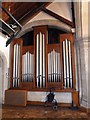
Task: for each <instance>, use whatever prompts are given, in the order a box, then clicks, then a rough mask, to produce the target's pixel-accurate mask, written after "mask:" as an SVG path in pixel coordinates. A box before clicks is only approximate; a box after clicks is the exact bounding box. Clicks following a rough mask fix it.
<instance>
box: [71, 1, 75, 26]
mask: <svg viewBox="0 0 90 120" xmlns="http://www.w3.org/2000/svg"><path fill="white" fill-rule="evenodd" d="M71 6H72V21H73V24H74V27H75V11H74V2H73V1H72V2H71Z"/></svg>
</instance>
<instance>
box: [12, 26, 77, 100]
mask: <svg viewBox="0 0 90 120" xmlns="http://www.w3.org/2000/svg"><path fill="white" fill-rule="evenodd" d="M33 31H34V32H33V44H29V45H28V44H26V45H23V38H18V39H15V40H13V41H12V42H11V45H10V52H11V53H10V83H11V84H10V88H11V89H14V88H15V89H16V88H17V89H26V90H36V91H37V90H42V91H43V90H47V89H50V88H54V89H55V90H58V91H63V92H66V91H69V92H72V94H73V96H74V94H75V93H76V78H75V62H74V45H73V43H74V38H73V35H72V34H60V35H59V42H58V43H53V44H50V41H49V42H48V26H37V27H33ZM29 41H30V39H29ZM75 95H76V94H75ZM73 99H74V98H73Z"/></svg>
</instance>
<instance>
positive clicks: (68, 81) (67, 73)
mask: <svg viewBox="0 0 90 120" xmlns="http://www.w3.org/2000/svg"><path fill="white" fill-rule="evenodd" d="M63 64H64V88H72V67H71V45H70V41H69V40H67V39H66V40H65V41H63Z"/></svg>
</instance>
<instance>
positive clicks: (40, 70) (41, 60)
mask: <svg viewBox="0 0 90 120" xmlns="http://www.w3.org/2000/svg"><path fill="white" fill-rule="evenodd" d="M36 80H37V88H43V87H45V38H44V34H42V33H41V32H40V33H38V34H37V35H36Z"/></svg>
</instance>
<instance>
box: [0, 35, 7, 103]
mask: <svg viewBox="0 0 90 120" xmlns="http://www.w3.org/2000/svg"><path fill="white" fill-rule="evenodd" d="M6 40H7V39H6V38H5V37H4V36H3V35H2V34H0V59H1V60H0V64H1V65H0V96H1V98H0V100H2V102H4V92H5V90H6V89H8V78H7V73H8V67H9V47H5V45H6Z"/></svg>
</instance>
